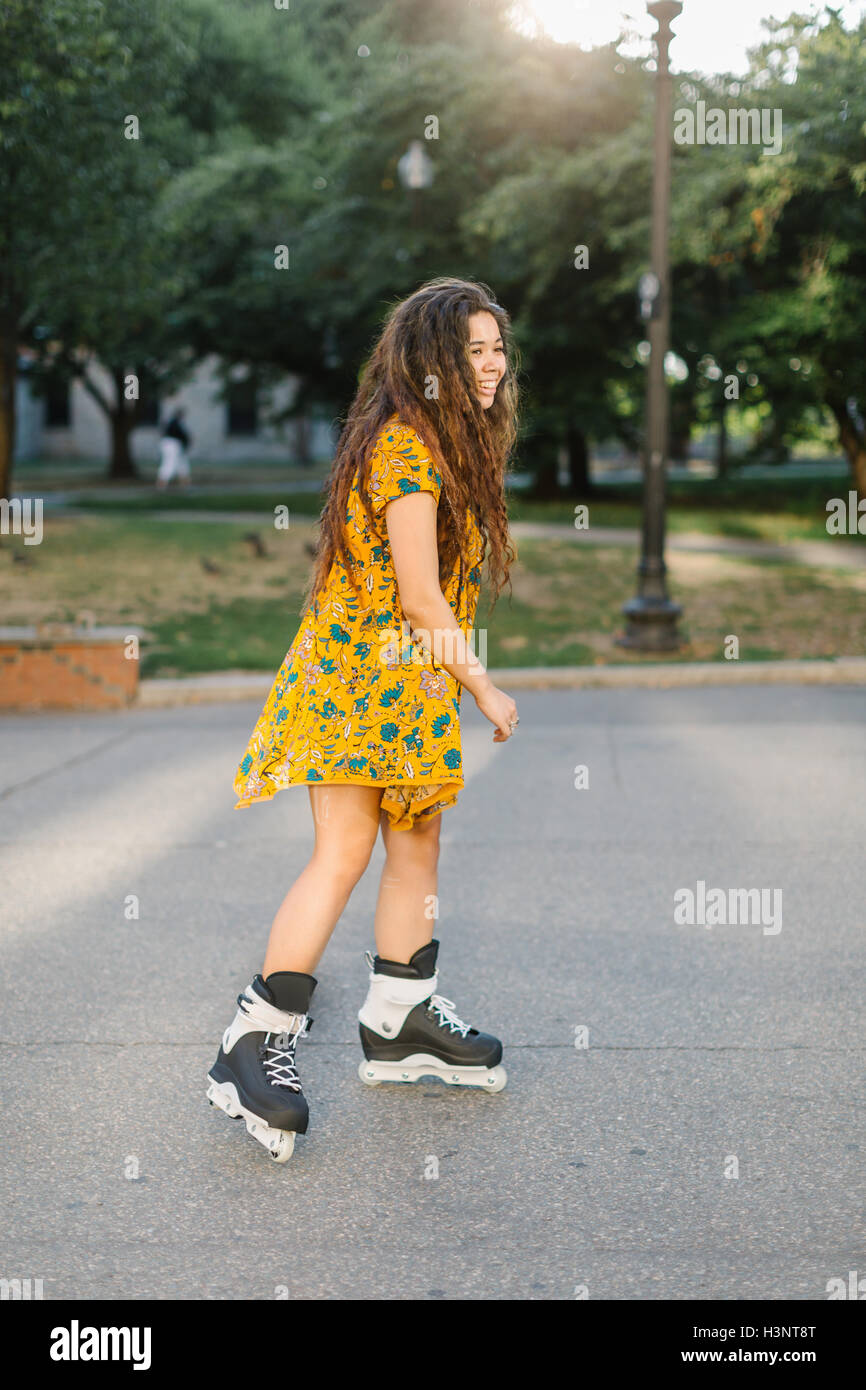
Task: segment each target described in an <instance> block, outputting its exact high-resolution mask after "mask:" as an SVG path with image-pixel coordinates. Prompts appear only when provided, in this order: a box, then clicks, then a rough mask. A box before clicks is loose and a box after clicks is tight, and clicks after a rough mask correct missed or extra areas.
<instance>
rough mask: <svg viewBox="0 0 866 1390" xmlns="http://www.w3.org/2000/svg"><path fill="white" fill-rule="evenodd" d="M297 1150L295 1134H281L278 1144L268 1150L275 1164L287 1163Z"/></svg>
mask: <svg viewBox="0 0 866 1390" xmlns="http://www.w3.org/2000/svg"><path fill="white" fill-rule="evenodd" d="M294 1148H295V1136H294V1134H281V1135H280V1137H279V1139H278V1140H277V1142H276V1144H274V1145H273V1147H271V1148H269V1149H268V1153H269V1154H270V1156H271V1158H272V1159H273V1160H274V1163H285V1162H286V1161H287V1160H288V1159H290V1158H291V1156H292V1154H293V1152H294Z"/></svg>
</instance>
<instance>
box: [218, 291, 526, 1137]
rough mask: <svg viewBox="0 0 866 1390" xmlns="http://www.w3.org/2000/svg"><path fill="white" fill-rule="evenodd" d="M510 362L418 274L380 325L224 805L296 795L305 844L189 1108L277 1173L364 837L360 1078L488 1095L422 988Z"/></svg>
mask: <svg viewBox="0 0 866 1390" xmlns="http://www.w3.org/2000/svg"><path fill="white" fill-rule="evenodd" d="M511 357H512V350H511V328H510V320H509V317H508V315H507V313H506V311H505V310H504V309H503V308H502V307H501V306H500V305H498V304H497V303H496V302H495V301H494V300H493V298H492V296H491V294H490V292H489V290H488V289H487V287H486V286H484V285H479V284H475V283H473V282H471V281H466V280H457V279H451V278H445V277H442V278H437V279H435V280H431V281H429V282H428V283H427V284H425V285H422V286H421V288H420V289H419V290H417V291H416V292H415V293H414V294H412V295H410V296H409V297H408V298H407V299H405V300H403V301H402V302H400V303H398V304H397V305H396V306H395V307H394V308H393V309H392V311H391V313H390V314H389V316H388V320H387V323H386V324H385V328H384V331H383V332H382V334H381V337H380V339H379V341H378V343H377V344H376V347H375V349H374V351H373V354H372V356H371V358H370V360H369V363H368V365H367V367H366V369H365V371H364V373H363V376H362V379H361V383H360V386H359V388H358V392H357V394H356V397H355V400H354V402H353V403H352V406H351V408H350V410H349V414H348V420H347V423H346V425H345V428H344V430H343V433H342V436H341V439H340V442H339V445H338V448H337V454H336V458H335V461H334V465H333V469H332V472H331V477H330V479H329V483H328V500H327V502H326V505H325V508H324V511H323V513H322V524H321V533H320V539H319V547H318V551H317V555H316V564H315V568H314V572H313V575H312V578H311V582H310V586H309V589H308V597H307V601H306V604H305V607H304V611H303V613H302V622H301V626H300V628H299V630H298V633H297V635H296V637H295V640H294V642H293V644H292V647H291V648H290V650H289V652H288V653H287V655H286V658H285V660H284V662H283V664H282V666H281V667H280V670H279V671H278V673H277V676H276V680H275V682H274V684H273V687H272V689H271V693H270V695H269V697H268V700H267V702H266V704H265V707H264V709H263V711H262V714H261V716H260V717H259V720H258V722H257V723H256V726H255V728H254V730H253V732H252V735H251V737H250V740H249V743H248V746H247V749H246V752H245V754H244V757H243V759H242V761H241V763H240V766H239V768H238V772H237V776H236V779H235V791H236V793H237V796H238V802H237V805H238V807H239V808H240V807H246V806H250V805H251V804H252V803H253V802H257V801H258V802H261V801H267V800H270V798H272V797H273V796H274V794H275V793H276V792H278V791H280V790H282V789H283V788H286V787H290V786H306V787H307V789H308V792H309V798H310V808H311V811H312V817H313V831H314V836H315V847H314V850H313V855H312V858H311V859H310V862H309V863H308V864H307V866H306V868H305V869H304V870H303V872H302V873H301V875H300V877H299V878H298V879H297V881H296V882H295V884H294V886H293V887H292V888H291V889H290V890H289V893H288V895H287V896H286V898H285V900H284V901H283V903H282V905H281V906H280V908H279V910H278V911H277V914H276V917H275V918H274V921H273V925H272V927H271V935H270V941H269V944H268V948H267V953H266V956H265V960H264V963H263V965H262V973H261V974H260V975H256V976H255V978H254V979H253V981H252V983H251V984H250V985H248V986H247V988H246V989H245V990H244V992H243V993H242V994H241V995H239V996H238V1013H237V1015H236V1016H235V1019H234V1021H233V1022H232V1023H231V1025H230V1026H229V1027H228V1028H227V1029H226V1031H225V1033H224V1035H223V1040H222V1046H221V1047H220V1049H219V1054H218V1057H217V1060H216V1062H215V1064H214V1066H213V1067H212V1068H211V1070H210V1073H209V1080H210V1086H209V1088H208V1098H209V1099H210V1101H211V1103H212V1104H214V1105H216V1106H218V1107H219V1108H220V1109H222V1110H224V1111H225V1112H226V1113H227V1114H228V1115H231V1116H233V1117H239V1116H243V1117H244V1119H245V1120H246V1125H247V1129H248V1130H249V1131H250V1133H251V1134H252V1135H253V1136H254V1138H256V1139H258V1141H259V1142H260V1143H261V1144H263V1145H265V1147H266V1148H267V1149H268V1150H269V1152H270V1154H271V1156H272V1157H273V1158H274V1159H276V1160H277V1162H284V1161H285V1159H286V1158H288V1156H289V1155H290V1154H291V1152H292V1148H293V1145H294V1140H295V1135H296V1134H303V1133H305V1132H306V1129H307V1120H308V1109H307V1102H306V1099H305V1098H304V1095H303V1092H302V1089H301V1082H300V1078H299V1075H298V1071H297V1068H296V1064H295V1046H296V1043H297V1040H298V1038H299V1037H301V1036H302V1035H303V1034H304V1033H305V1032H306V1031H307V1028H308V1026H309V1023H310V1022H311V1021H312V1020H311V1019H310V1018H309V1013H308V1011H309V1006H310V1001H311V998H312V993H313V990H314V988H315V985H316V980H315V978H314V976H313V971H314V970H315V969H316V968H317V966H318V962H319V959H320V957H321V955H322V953H323V952H324V950H325V946H326V945H327V942H328V940H329V938H330V936H331V933H332V931H333V930H334V927H335V926H336V924H337V921H338V919H339V917H340V915H341V913H342V911H343V909H344V907H345V906H346V903H347V902H348V899H349V896H350V894H351V892H352V889H353V888H354V887H355V884H356V883H357V882H358V880H359V878H360V877H361V875H362V874H363V872H364V870H365V868H366V866H367V861H368V860H369V858H370V853H371V851H372V849H373V845H374V843H375V841H376V838H377V835H378V834H379V832H380V831H381V835H382V838H383V841H384V845H385V853H386V862H385V868H384V872H383V876H382V882H381V887H380V890H379V900H378V904H377V908H376V914H375V921H374V923H373V927H374V934H375V940H376V948H377V954H376V955H375V956H374V955H373V954H372V952H369V951H368V952H367V963H368V966H369V967H370V984H369V991H368V994H367V998H366V1001H365V1003H364V1005H363V1007H362V1008H361V1010H360V1012H359V1015H358V1018H359V1022H360V1035H361V1044H362V1048H363V1052H364V1060H363V1061H362V1062H361V1064H360V1068H359V1070H360V1076H361V1079H362V1080H363V1081H364V1082H365V1083H366V1084H368V1085H378V1084H379V1083H380V1082H381V1081H404V1082H406V1081H415V1080H417V1079H418V1078H419V1077H420V1076H423V1075H429V1074H431V1073H432V1074H433V1075H437V1076H440V1077H442V1079H443V1080H444V1081H446V1082H447V1083H448V1084H451V1085H466V1086H479V1087H481V1088H482V1089H484V1090H487V1091H491V1092H494V1091H498V1090H501V1089H502V1087H503V1086H504V1085H505V1081H506V1077H505V1070H504V1068H503V1067H502V1066H501V1065H500V1061H501V1057H502V1044H501V1042H500V1041H499V1039H498V1038H495V1037H493V1036H492V1035H490V1034H488V1033H484V1032H481V1031H480V1030H479V1029H477V1028H474V1027H472V1026H471V1025H470V1024H468V1023H465V1022H463V1021H462V1020H461V1019H460V1018H459V1017H458V1015H457V1013H456V1011H455V1005H454V1004H453V1003H452V1001H451V1000H450V999H445V998H444V997H443V996H442V995H440V994H438V993H437V989H436V986H437V979H438V973H437V954H438V949H439V942H438V941H436V940H434V939H433V926H434V920H435V918H436V917H437V916H438V912H437V911H435V910H433V909H434V907H435V904H436V901H437V898H436V894H437V860H438V853H439V829H440V825H441V821H442V814H441V813H442V811H443V810H444V809H445V808H447V807H451V806H453V805H454V804H455V803H456V801H457V797H458V793H459V792H460V790H461V788H462V786H463V770H462V762H463V760H462V753H461V741H460V697H461V694H462V691H463V689H464V688H465V689H467V690H468V691H469V693H470V695H472V696H473V697H474V699H475V702H476V704H477V706H478V708H479V710H480V711H481V713H482V714H483V715H484V716H485V718H486V719H488V720H489V721H490V723H491V724H492V725H493V729H494V732H493V736H492V737H493V741H494V743H505V742H506V741H507V740H508V739H510V738H512V737H513V735H514V732H515V729H516V728H517V723H518V719H517V708H516V706H515V703H514V701H513V700H512V699H511V697H510V696H509V695H507V694H506V693H505V692H504V691H502V690H499V689H498V688H497V687H496V686H495V685H494V684H493V682H492V681H491V679H490V677H489V675H488V674H487V672H486V670H485V668H484V667H483V665H482V664H481V662H480V661H479V660H478V659H477V657H476V656H475V653H474V651H473V644H472V630H473V623H474V620H475V611H476V604H477V600H478V594H479V589H480V583H481V566H482V564H483V562H484V558H485V552H486V554H487V561H488V572H489V576H490V581H491V589H492V592H493V596H494V599H495V596H496V595H497V594H498V593H499V592H500V590H501V589H502V588H503V586H504V585H505V584H506V583H507V581H508V571H509V567H510V564H511V562H512V560H513V559H514V551H513V549H512V546H511V542H510V538H509V534H508V519H507V514H506V508H505V492H504V488H505V469H506V465H507V461H508V457H509V454H510V451H511V449H512V447H513V445H514V441H515V438H516V435H517V384H516V379H515V370H514V366H513V363H512V360H511ZM431 382H435V386H436V389H435V391H431V389H430V387H431Z"/></svg>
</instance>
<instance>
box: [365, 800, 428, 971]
mask: <svg viewBox="0 0 866 1390" xmlns="http://www.w3.org/2000/svg"><path fill="white" fill-rule="evenodd" d="M381 822H382V839H383V841H384V842H385V853H386V856H387V857H386V859H385V867H384V869H383V870H382V881H381V883H380V884H379V899H378V902H377V903H376V921H375V931H376V950H377V951H378V953H379V955H380V956H381V957H382V959H383V960H396V961H400V962H402V963H404V964H405V963H406V962H408V960H409V958H410V957H411V956H412V955H414V953H415V952H416V951H417V950H418V948H419V947H420V946H426V945H427V943H428V942H429V941H432V939H433V927H434V922H435V917H434V909H435V906H436V890H437V885H438V873H437V869H438V864H439V831H440V826H441V823H442V815H441V813H440V814H439V815H436V816H430V817H429V818H428V819H426V820H421V821H416V823H415V825H414V827H413V828H412V829H411V830H394V829H393V828H392V827H391V825H390V822H389V821H388V817H387V815H386V814H385V813H384V812H383V813H382V816H381Z"/></svg>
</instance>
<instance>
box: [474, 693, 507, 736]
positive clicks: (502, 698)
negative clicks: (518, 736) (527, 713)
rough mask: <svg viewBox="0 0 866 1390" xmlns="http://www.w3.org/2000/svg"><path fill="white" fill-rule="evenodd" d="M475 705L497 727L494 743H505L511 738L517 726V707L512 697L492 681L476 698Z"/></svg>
mask: <svg viewBox="0 0 866 1390" xmlns="http://www.w3.org/2000/svg"><path fill="white" fill-rule="evenodd" d="M475 703H476V705H477V706H478V708H479V709H480V710H481V713H482V714H483V715H484V717H485V719H489V720H490V722H491V724H495V725H496V733H495V734H494V735H493V742H494V743H505V741H506V739H509V738H511V735H512V734H513V733H514V728H515V727H516V725H517V706H516V704H515V703H514V701H513V700H512V698H511V696H510V695H506V693H505V691H504V690H500V689H499V688H498V687H497V686H495V685H494V684H493V682H492V681H490V682H488V684H487V685H485V687H484V689H483V690H480V691H479V692H478V694H477V695H476V696H475Z"/></svg>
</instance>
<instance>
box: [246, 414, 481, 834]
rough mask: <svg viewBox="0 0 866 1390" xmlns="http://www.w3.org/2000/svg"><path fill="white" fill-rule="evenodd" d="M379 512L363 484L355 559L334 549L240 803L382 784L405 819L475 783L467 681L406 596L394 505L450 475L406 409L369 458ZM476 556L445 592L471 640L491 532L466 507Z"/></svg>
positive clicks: (353, 501)
mask: <svg viewBox="0 0 866 1390" xmlns="http://www.w3.org/2000/svg"><path fill="white" fill-rule="evenodd" d="M370 463H371V467H370V470H369V475H368V483H367V487H368V492H369V498H370V507H369V510H368V509H367V508H366V507H365V506H364V503H363V501H362V498H361V494H360V491H359V489H358V478H357V474H356V476H355V478H354V479H353V482H352V487H351V491H350V494H349V499H348V505H347V509H346V524H345V532H344V535H345V541H346V546H347V550H348V564H349V565H350V566H351V571H352V574H353V576H354V578H355V581H356V584H357V590H354V589H353V587H352V584H351V582H350V579H349V574H348V572H347V569H346V565H345V563H344V561H343V559H342V558H341V557H339V556H338V557H336V558H335V560H334V563H333V564H332V566H331V571H330V574H329V575H328V578H327V581H326V583H325V585H324V587H323V589H322V590H321V592H320V593H319V595H318V596H317V598H316V600H315V601H314V603H313V604H312V605H311V607H310V609H309V610H308V612H307V613H306V614H305V616H304V618H303V620H302V622H301V626H300V628H299V629H298V632H297V634H296V636H295V640H294V642H293V643H292V645H291V647H290V648H289V651H288V652H287V653H286V656H285V659H284V661H283V663H282V665H281V666H280V669H279V671H278V672H277V675H276V678H275V680H274V683H273V686H272V687H271V691H270V694H269V695H268V698H267V701H266V702H265V706H264V709H263V710H262V712H261V714H260V716H259V718H258V720H257V721H256V725H255V728H254V729H253V732H252V735H251V737H250V740H249V743H248V745H247V748H246V752H245V753H244V756H243V758H242V760H241V763H240V766H239V767H238V771H237V774H236V777H235V782H234V788H235V792H236V793H237V796H238V801H237V807H238V808H242V807H246V806H249V805H252V803H253V802H256V801H266V800H269V799H270V798H271V797H272V796H273V795H274V794H275V792H277V791H281V790H282V789H283V788H285V787H288V786H297V785H303V784H305V783H306V784H310V783H313V782H315V783H328V782H330V783H354V784H356V785H362V786H375V787H378V786H381V787H382V789H383V796H382V803H381V805H382V809H383V810H384V811H386V812H387V814H388V818H389V821H390V823H391V825H392V826H394V828H395V829H398V830H401V829H408V828H410V827H411V826H412V825H413V824H415V822H416V821H417V820H418V819H419V818H426V817H429V816H431V815H435V814H437V813H438V812H439V811H441V810H443V809H444V808H445V807H447V806H452V805H453V804H454V803H455V802H456V800H457V794H458V792H459V791H460V788H461V787H462V786H463V772H462V763H463V759H462V753H461V745H460V695H461V689H462V687H461V686H460V683H459V682H458V681H457V680H455V678H454V677H453V676H452V675H450V674H449V672H447V671H446V670H445V669H444V668H443V667H442V666H440V665H439V664H438V663H437V662H436V661H435V659H434V658H433V656H432V654H430V653H428V652H426V651H425V650H424V648H423V647H422V646H421V645H420V643H418V642H416V641H412V640H410V638H409V636H408V626H406V627H404V626H403V624H404V616H403V611H402V608H401V605H400V596H399V592H398V589H397V580H396V575H395V573H394V566H393V562H392V559H391V551H390V546H389V543H388V532H387V528H386V525H385V516H384V511H385V508H386V506H387V505H388V503H389V502H392V501H394V500H396V499H397V498H400V497H405V496H406V495H407V494H409V493H412V492H430V493H432V494H433V496H434V497H435V498H436V500H437V502H438V500H439V494H440V491H441V487H442V479H441V477H440V475H439V473H438V471H437V469H436V467H435V465H434V463H433V460H432V458H431V456H430V454H429V453H428V452H427V450H426V449H425V447H424V445H423V443H422V441H421V439H420V437H419V436H418V434H417V433H416V432H415V431H414V430H413V429H411V428H410V427H409V426H407V425H404V424H401V423H400V422H399V420H398V419H397V417H396V416H393V417H392V418H391V420H390V421H389V422H388V423H387V424H386V425H385V427H384V428H383V430H382V431H381V433H380V435H379V437H378V439H377V441H376V445H375V448H374V451H373V455H372V457H371V460H370ZM467 522H468V527H469V546H470V554H468V555H467V556H466V564H465V567H464V573H463V576H462V582H461V575H460V562H459V559H458V561H457V562H456V563H455V566H454V570H453V572H452V574H451V576H450V577H449V579H448V581H447V583H446V584H445V586H444V588H443V592H444V594H445V597H446V599H447V600H448V603H449V604H450V606H451V610H452V612H453V613H454V616H455V619H456V621H457V623H458V625H459V627H460V628H461V629H462V631H463V632H464V634H465V635H466V636H467V637H469V635H470V633H471V629H472V623H473V622H474V619H475V610H476V606H477V602H478V594H479V590H480V584H481V563H482V560H483V558H484V542H483V538H482V536H481V534H480V531H479V529H478V526H477V524H476V522H475V520H474V518H473V517H472V515H471V513H470V514H468V515H467Z"/></svg>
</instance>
